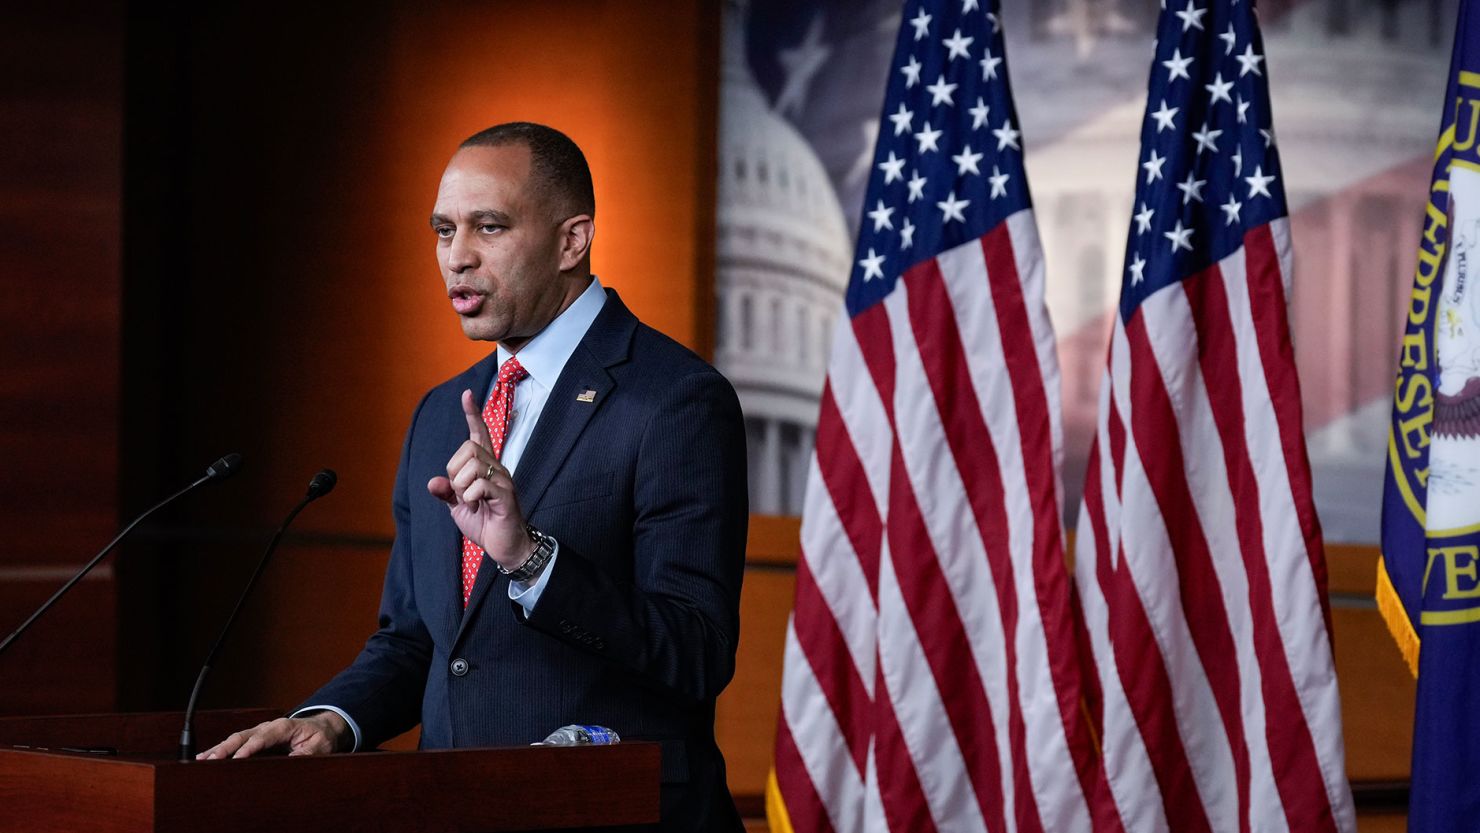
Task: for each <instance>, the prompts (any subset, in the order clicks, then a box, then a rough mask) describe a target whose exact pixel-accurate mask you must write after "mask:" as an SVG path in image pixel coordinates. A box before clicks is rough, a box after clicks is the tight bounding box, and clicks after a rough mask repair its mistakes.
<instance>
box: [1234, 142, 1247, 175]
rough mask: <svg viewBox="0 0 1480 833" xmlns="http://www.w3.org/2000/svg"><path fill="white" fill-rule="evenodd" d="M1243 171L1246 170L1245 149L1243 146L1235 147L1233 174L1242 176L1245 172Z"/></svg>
mask: <svg viewBox="0 0 1480 833" xmlns="http://www.w3.org/2000/svg"><path fill="white" fill-rule="evenodd" d="M1243 172H1244V149H1243V148H1234V150H1233V175H1234V176H1241V175H1242V174H1243Z"/></svg>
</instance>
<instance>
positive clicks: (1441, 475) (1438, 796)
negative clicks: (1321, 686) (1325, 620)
mask: <svg viewBox="0 0 1480 833" xmlns="http://www.w3.org/2000/svg"><path fill="white" fill-rule="evenodd" d="M1474 6H1475V4H1474V3H1473V2H1469V0H1466V1H1465V2H1463V3H1461V4H1460V9H1459V21H1458V29H1457V32H1456V35H1455V43H1454V57H1453V59H1452V61H1451V64H1450V72H1449V87H1448V90H1447V91H1446V93H1445V96H1444V111H1443V121H1442V122H1441V125H1440V130H1439V143H1438V149H1437V150H1436V152H1435V154H1434V174H1433V180H1432V185H1431V187H1430V188H1429V204H1428V209H1427V211H1426V212H1425V214H1424V217H1423V234H1422V237H1420V239H1419V248H1418V267H1417V270H1416V272H1415V274H1414V278H1413V293H1412V295H1411V296H1410V300H1409V304H1408V310H1407V313H1408V314H1407V320H1406V327H1405V330H1404V334H1403V341H1402V344H1401V345H1400V346H1399V349H1398V379H1397V389H1396V392H1395V395H1394V397H1393V415H1392V424H1391V431H1390V434H1389V440H1388V466H1387V483H1386V489H1385V492H1384V494H1383V514H1382V560H1381V562H1379V565H1378V571H1377V573H1378V575H1377V600H1378V607H1379V608H1380V609H1381V610H1382V613H1383V616H1384V617H1385V618H1386V619H1387V622H1388V627H1389V628H1390V629H1391V630H1392V632H1393V635H1394V637H1396V639H1397V641H1398V645H1399V647H1400V648H1401V649H1402V650H1403V653H1404V655H1405V656H1406V657H1407V659H1408V661H1409V663H1410V665H1412V666H1413V668H1414V670H1415V672H1416V673H1417V674H1418V702H1417V713H1416V715H1415V725H1414V731H1413V782H1412V783H1413V786H1412V791H1411V793H1410V799H1409V811H1408V829H1409V830H1412V831H1418V833H1423V832H1424V831H1438V830H1455V829H1459V827H1461V826H1463V825H1467V824H1473V823H1474V820H1475V819H1476V818H1477V817H1480V789H1477V788H1476V787H1475V773H1476V770H1477V767H1480V718H1477V717H1476V711H1477V709H1480V286H1477V285H1476V284H1477V280H1480V147H1477V146H1476V140H1477V138H1480V14H1477V13H1476V10H1475V8H1474ZM1420 646H1422V649H1421V650H1420Z"/></svg>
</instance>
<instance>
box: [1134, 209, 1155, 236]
mask: <svg viewBox="0 0 1480 833" xmlns="http://www.w3.org/2000/svg"><path fill="white" fill-rule="evenodd" d="M1155 216H1156V212H1155V211H1153V210H1152V209H1151V208H1149V207H1148V206H1147V205H1146V203H1145V202H1142V203H1141V210H1140V211H1138V212H1136V235H1137V236H1138V237H1139V236H1140V235H1142V234H1145V233H1146V232H1148V231H1150V230H1151V218H1152V217H1155Z"/></svg>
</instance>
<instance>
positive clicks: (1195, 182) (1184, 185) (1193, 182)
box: [1177, 171, 1208, 205]
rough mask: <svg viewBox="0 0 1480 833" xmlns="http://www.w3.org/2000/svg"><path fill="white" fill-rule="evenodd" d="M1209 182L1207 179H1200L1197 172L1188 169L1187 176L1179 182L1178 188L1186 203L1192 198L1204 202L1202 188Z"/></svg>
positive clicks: (1183, 201)
mask: <svg viewBox="0 0 1480 833" xmlns="http://www.w3.org/2000/svg"><path fill="white" fill-rule="evenodd" d="M1207 184H1208V181H1207V180H1206V179H1198V178H1197V175H1196V174H1194V173H1193V172H1192V171H1188V172H1187V178H1186V179H1184V180H1182V181H1181V182H1179V183H1177V190H1178V191H1181V192H1182V203H1183V204H1184V205H1185V204H1186V203H1187V202H1189V201H1191V200H1197V201H1198V202H1202V201H1203V197H1202V189H1203V186H1204V185H1207Z"/></svg>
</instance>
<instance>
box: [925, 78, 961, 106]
mask: <svg viewBox="0 0 1480 833" xmlns="http://www.w3.org/2000/svg"><path fill="white" fill-rule="evenodd" d="M957 86H959V85H957V84H947V83H946V77H945V75H944V74H942V75H941V76H940V78H937V79H936V81H935V83H934V84H931V85H930V86H928V87H926V88H925V89H926V90H928V91H929V92H930V103H931V105H933V106H938V105H940V104H941V103H944V104H945V105H946V106H947V107H955V106H956V102H954V101H952V100H951V95H952V94H954V93H955V92H956V87H957Z"/></svg>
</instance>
